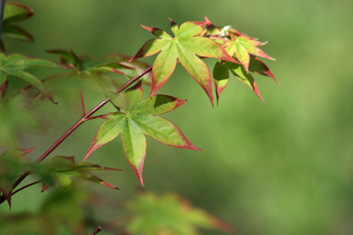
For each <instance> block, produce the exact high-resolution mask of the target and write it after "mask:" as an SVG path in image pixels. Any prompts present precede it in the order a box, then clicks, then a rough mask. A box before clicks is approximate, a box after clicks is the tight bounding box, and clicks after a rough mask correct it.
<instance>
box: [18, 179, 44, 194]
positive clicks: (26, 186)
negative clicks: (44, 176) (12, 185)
mask: <svg viewBox="0 0 353 235" xmlns="http://www.w3.org/2000/svg"><path fill="white" fill-rule="evenodd" d="M40 182H42V181H40V180H38V181H35V182H33V183H30V184H27V185H25V186H23V187H21V188H19V189H17V190H16V191H14V192H12V194H11V196H12V195H15V194H16V193H18V192H19V191H21V190H23V189H25V188H28V187H30V186H32V185H35V184H39V183H40Z"/></svg>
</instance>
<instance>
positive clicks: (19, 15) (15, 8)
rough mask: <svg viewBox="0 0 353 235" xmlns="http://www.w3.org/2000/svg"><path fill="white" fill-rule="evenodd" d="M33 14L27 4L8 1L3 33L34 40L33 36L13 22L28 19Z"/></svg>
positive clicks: (25, 39) (8, 35) (30, 40)
mask: <svg viewBox="0 0 353 235" xmlns="http://www.w3.org/2000/svg"><path fill="white" fill-rule="evenodd" d="M33 14H34V12H33V11H32V10H31V9H30V8H29V7H27V6H26V5H23V4H21V3H16V2H7V3H6V4H5V9H4V17H3V29H2V35H4V36H7V37H12V38H17V39H21V40H24V41H29V42H32V41H33V40H34V39H33V36H32V35H31V34H29V33H28V32H27V31H25V30H24V29H22V28H21V27H19V26H17V25H13V23H16V22H18V21H22V20H26V19H28V18H30V17H32V16H33ZM0 41H1V40H0ZM2 49H3V48H2Z"/></svg>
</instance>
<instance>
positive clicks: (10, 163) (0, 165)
mask: <svg viewBox="0 0 353 235" xmlns="http://www.w3.org/2000/svg"><path fill="white" fill-rule="evenodd" d="M34 149H35V148H32V149H16V150H9V151H7V152H5V153H3V154H2V155H0V192H1V194H2V195H3V196H4V197H5V199H6V201H7V203H8V204H9V207H10V209H11V196H12V190H13V182H15V180H16V179H17V177H18V175H20V174H21V173H22V172H23V171H24V170H27V169H29V163H28V162H27V161H26V159H25V158H23V156H24V155H26V154H28V153H30V152H31V151H33V150H34Z"/></svg>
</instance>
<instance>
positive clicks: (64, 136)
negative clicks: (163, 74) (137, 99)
mask: <svg viewBox="0 0 353 235" xmlns="http://www.w3.org/2000/svg"><path fill="white" fill-rule="evenodd" d="M151 70H152V67H149V68H147V69H145V70H144V71H143V72H141V73H140V74H139V75H137V76H136V77H134V78H133V79H131V80H129V81H128V82H127V83H125V84H124V85H123V86H122V87H120V89H119V90H117V91H116V92H115V93H116V94H119V93H120V92H122V91H124V90H125V89H126V88H128V87H129V86H130V85H131V84H133V83H135V82H136V81H137V80H139V79H140V78H141V77H142V76H143V75H145V74H147V73H149V72H150V71H151ZM109 100H110V99H109V98H107V99H105V100H103V101H102V102H101V103H100V104H98V105H97V106H96V107H94V108H93V109H92V110H91V111H90V112H88V113H87V114H85V115H84V116H83V117H81V118H80V119H79V120H78V121H77V122H76V123H75V124H74V125H73V126H72V127H71V128H70V129H69V130H68V131H66V132H65V133H64V134H63V135H62V136H61V137H60V138H59V139H58V140H57V141H56V142H55V143H54V144H53V145H52V146H50V147H49V148H48V149H47V151H45V152H44V153H43V154H42V155H41V156H40V157H39V158H38V159H37V160H36V161H35V163H39V162H41V161H43V160H44V159H45V158H46V157H47V156H48V155H49V154H50V153H51V152H53V151H54V149H56V148H57V147H58V146H59V145H60V144H61V143H62V142H63V141H64V140H65V139H66V138H67V137H68V136H69V135H70V134H71V133H72V132H74V131H75V130H76V129H77V128H78V127H79V126H80V125H81V124H82V123H84V122H85V121H87V120H89V117H91V116H92V115H93V114H94V113H96V112H97V111H98V110H99V109H101V108H102V107H103V106H104V105H105V104H107V103H108V102H109ZM29 173H30V172H29V171H26V172H25V173H23V174H22V175H21V176H20V177H19V178H18V179H17V180H16V181H15V183H13V187H12V188H13V189H15V188H16V187H17V186H18V185H19V184H20V183H21V182H22V181H23V180H24V179H25V178H26V177H27V176H28V175H29ZM5 200H6V199H5V197H4V195H2V196H1V197H0V204H1V203H3V202H4V201H5Z"/></svg>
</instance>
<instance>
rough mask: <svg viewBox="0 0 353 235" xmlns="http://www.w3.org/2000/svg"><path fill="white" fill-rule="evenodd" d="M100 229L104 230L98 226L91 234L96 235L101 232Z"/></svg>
mask: <svg viewBox="0 0 353 235" xmlns="http://www.w3.org/2000/svg"><path fill="white" fill-rule="evenodd" d="M100 231H102V228H101V226H98V227H97V228H96V229H95V230H94V231H93V232H92V233H91V235H96V234H97V233H99V232H100Z"/></svg>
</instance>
